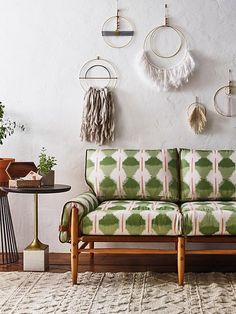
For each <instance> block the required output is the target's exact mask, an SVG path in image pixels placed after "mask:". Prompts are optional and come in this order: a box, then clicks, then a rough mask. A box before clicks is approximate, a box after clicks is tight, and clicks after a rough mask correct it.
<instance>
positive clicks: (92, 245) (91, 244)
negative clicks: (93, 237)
mask: <svg viewBox="0 0 236 314" xmlns="http://www.w3.org/2000/svg"><path fill="white" fill-rule="evenodd" d="M89 248H90V249H94V242H89ZM90 258H91V259H93V258H94V253H90Z"/></svg>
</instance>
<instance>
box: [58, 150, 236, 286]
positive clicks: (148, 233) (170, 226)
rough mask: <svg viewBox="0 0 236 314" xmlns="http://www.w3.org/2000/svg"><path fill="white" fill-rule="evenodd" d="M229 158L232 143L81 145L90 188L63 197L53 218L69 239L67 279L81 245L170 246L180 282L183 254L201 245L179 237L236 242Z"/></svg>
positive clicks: (233, 157)
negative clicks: (214, 146) (224, 146)
mask: <svg viewBox="0 0 236 314" xmlns="http://www.w3.org/2000/svg"><path fill="white" fill-rule="evenodd" d="M235 164H236V151H233V150H219V151H216V150H190V149H181V150H180V152H179V153H178V151H177V149H159V150H123V149H97V150H95V149H94V150H93V149H91V150H88V151H87V154H86V171H85V179H86V182H87V184H88V186H89V187H90V191H89V192H86V193H83V194H81V195H79V196H78V197H76V198H74V199H72V200H70V201H69V202H67V203H66V204H65V206H64V209H63V213H62V217H61V225H60V241H61V242H70V243H71V261H72V262H71V266H72V280H73V283H76V282H77V271H78V254H79V253H81V252H84V251H87V252H89V253H90V254H91V256H93V254H94V253H128V254H132V253H134V254H139V253H147V254H177V255H178V259H177V260H178V280H179V284H183V277H184V265H185V254H202V253H204V251H203V250H197V251H194V250H191V251H190V250H185V242H186V239H187V241H188V242H217V241H218V242H221V241H223V242H236V237H235V236H236V202H235V200H236V169H235ZM222 236H223V237H224V238H223V240H222ZM94 242H173V243H175V248H174V249H173V250H158V249H125V248H124V249H112V248H105V249H100V248H94ZM79 243H82V244H81V246H80V248H78V244H79ZM87 245H89V249H86V246H87ZM232 252H233V253H236V251H235V252H234V251H232V250H231V253H232ZM208 253H209V254H221V253H227V252H226V251H225V250H221V251H220V250H211V251H209V252H208Z"/></svg>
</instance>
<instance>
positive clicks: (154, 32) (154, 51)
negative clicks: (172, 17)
mask: <svg viewBox="0 0 236 314" xmlns="http://www.w3.org/2000/svg"><path fill="white" fill-rule="evenodd" d="M165 27H168V28H170V29H172V30H173V31H174V32H175V33H176V34H177V35H178V36H179V38H180V45H179V47H178V48H177V50H176V51H175V52H174V53H172V54H170V55H167V56H164V55H162V54H161V53H160V52H158V51H157V50H155V49H154V47H153V40H154V36H155V34H156V33H157V32H158V31H159V30H160V29H162V28H165ZM150 36H151V37H150V48H151V51H152V52H153V53H155V55H157V56H158V57H160V58H172V57H174V56H176V55H177V54H178V53H179V52H180V49H181V48H182V46H183V38H184V36H183V34H182V32H180V31H179V30H178V29H177V28H175V27H173V26H170V25H161V26H158V27H156V28H154V29H153V31H152V32H151V34H150Z"/></svg>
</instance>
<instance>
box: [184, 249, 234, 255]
mask: <svg viewBox="0 0 236 314" xmlns="http://www.w3.org/2000/svg"><path fill="white" fill-rule="evenodd" d="M185 254H187V255H192V254H201V255H202V254H205V255H207V254H209V255H211V254H215V255H216V254H223V255H236V250H230V249H228V250H223V249H222V250H186V251H185Z"/></svg>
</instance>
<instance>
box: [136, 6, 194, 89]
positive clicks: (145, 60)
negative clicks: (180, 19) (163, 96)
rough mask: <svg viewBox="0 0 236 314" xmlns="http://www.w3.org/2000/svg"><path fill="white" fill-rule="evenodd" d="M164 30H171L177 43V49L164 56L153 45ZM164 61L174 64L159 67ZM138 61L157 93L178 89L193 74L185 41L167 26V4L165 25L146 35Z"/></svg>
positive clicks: (192, 63) (181, 35) (177, 31)
mask: <svg viewBox="0 0 236 314" xmlns="http://www.w3.org/2000/svg"><path fill="white" fill-rule="evenodd" d="M164 29H168V30H171V31H172V33H173V34H174V35H175V36H177V37H178V41H179V43H178V47H177V48H176V49H175V50H174V51H172V52H169V53H167V54H165V55H164V54H163V53H161V52H160V49H158V48H157V47H156V46H155V44H154V41H155V38H156V37H157V36H158V34H159V33H160V32H161V31H162V30H164ZM180 53H182V56H181V59H180V60H179V61H178V62H176V58H175V57H177V55H179V54H180ZM164 59H165V60H170V59H172V60H173V61H174V64H173V65H172V66H170V67H169V66H166V65H164V66H163V65H160V64H161V63H162V62H161V60H164ZM139 61H140V67H141V69H142V70H143V71H142V72H143V73H144V74H145V76H146V78H147V79H148V80H149V81H150V82H152V83H154V85H155V87H156V88H157V90H158V91H168V90H169V89H170V88H178V87H180V86H181V85H182V84H183V83H186V82H188V79H189V76H190V75H191V74H192V73H193V70H194V68H195V62H194V60H193V58H192V56H191V55H190V52H189V50H188V44H187V40H186V38H185V36H184V34H183V32H182V31H181V30H180V29H179V28H177V27H175V26H171V25H170V24H169V20H168V17H167V4H165V23H164V24H163V25H161V26H157V27H155V28H154V29H152V30H151V31H150V32H149V33H148V34H147V36H146V37H145V40H144V43H143V51H142V54H141V57H140V60H139ZM143 73H142V74H143Z"/></svg>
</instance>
